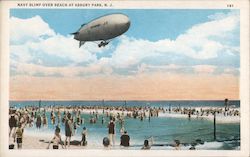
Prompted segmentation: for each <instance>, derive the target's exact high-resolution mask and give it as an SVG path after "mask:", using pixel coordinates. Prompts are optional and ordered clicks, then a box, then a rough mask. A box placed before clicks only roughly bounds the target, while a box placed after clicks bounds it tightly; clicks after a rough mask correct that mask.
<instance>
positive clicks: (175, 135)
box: [10, 101, 240, 150]
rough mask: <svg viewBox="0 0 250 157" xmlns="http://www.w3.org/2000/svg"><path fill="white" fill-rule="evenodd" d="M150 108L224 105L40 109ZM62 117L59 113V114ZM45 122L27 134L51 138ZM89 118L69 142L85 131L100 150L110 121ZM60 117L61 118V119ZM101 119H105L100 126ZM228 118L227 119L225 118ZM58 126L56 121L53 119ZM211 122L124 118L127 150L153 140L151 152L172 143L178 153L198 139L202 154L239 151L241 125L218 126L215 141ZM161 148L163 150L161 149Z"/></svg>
mask: <svg viewBox="0 0 250 157" xmlns="http://www.w3.org/2000/svg"><path fill="white" fill-rule="evenodd" d="M38 104H39V102H38V101H23V102H17V101H10V107H17V108H19V107H24V106H38ZM58 105H60V106H91V105H99V106H100V105H105V106H151V107H163V108H169V107H186V108H188V107H224V101H126V102H125V101H105V102H104V101H42V102H41V107H43V106H58ZM230 105H233V106H234V107H236V108H239V107H240V102H239V101H230ZM61 114H62V113H61ZM46 116H47V119H48V126H47V128H41V129H40V130H38V129H36V128H35V127H31V128H27V129H26V130H27V131H26V130H25V132H26V133H27V134H33V135H36V136H46V137H48V136H49V137H51V138H52V137H53V134H54V130H55V125H52V124H51V121H50V112H47V113H46ZM91 116H92V115H90V114H86V113H85V114H82V117H83V118H84V124H82V125H80V126H78V127H77V129H76V134H75V135H74V136H73V137H72V140H81V132H82V128H83V127H86V128H87V130H88V135H87V141H88V145H91V146H92V148H102V139H103V138H104V137H108V128H107V125H108V122H109V117H106V115H102V113H99V118H98V120H97V122H96V123H94V124H91V123H90V122H89V120H90V118H91ZM61 117H63V115H61ZM102 117H104V118H105V122H104V124H102V122H101V121H102ZM228 118H230V117H228ZM56 122H57V119H56ZM213 125H214V123H213V121H210V120H206V119H202V118H191V119H188V118H177V117H151V119H150V121H149V119H148V118H145V119H144V120H142V121H141V120H140V119H134V118H127V117H126V118H125V129H126V130H127V132H128V134H129V136H130V139H131V140H130V144H131V147H130V148H129V149H140V148H141V147H142V145H143V141H144V140H145V139H149V138H151V139H153V143H154V145H155V146H154V145H153V146H152V148H151V149H166V150H171V149H173V148H172V147H171V146H169V145H171V144H174V140H179V141H180V142H181V143H182V146H181V149H189V148H190V146H191V143H193V142H194V141H195V140H197V139H200V140H202V141H204V144H199V145H197V146H196V149H201V150H210V149H212V150H235V149H240V123H225V124H223V123H217V124H216V140H215V139H214V126H213ZM59 126H60V128H61V135H62V137H63V138H64V133H65V131H64V127H65V126H64V124H63V123H60V125H59ZM120 136H121V134H120V125H119V123H118V122H117V123H116V135H115V137H116V145H119V144H120ZM160 145H162V146H160Z"/></svg>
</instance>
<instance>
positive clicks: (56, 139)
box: [47, 126, 64, 149]
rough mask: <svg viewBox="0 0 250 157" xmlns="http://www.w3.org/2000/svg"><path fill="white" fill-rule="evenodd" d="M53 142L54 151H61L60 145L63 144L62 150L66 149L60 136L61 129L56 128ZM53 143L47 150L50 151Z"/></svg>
mask: <svg viewBox="0 0 250 157" xmlns="http://www.w3.org/2000/svg"><path fill="white" fill-rule="evenodd" d="M51 141H52V142H53V149H59V144H61V146H62V148H64V147H63V144H62V138H61V135H60V128H59V127H58V126H57V127H56V130H55V135H54V137H53V139H52V140H51ZM51 141H49V145H48V147H47V149H49V146H50V144H51Z"/></svg>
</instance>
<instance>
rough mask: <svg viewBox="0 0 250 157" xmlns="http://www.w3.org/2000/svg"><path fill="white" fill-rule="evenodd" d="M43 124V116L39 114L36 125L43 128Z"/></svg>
mask: <svg viewBox="0 0 250 157" xmlns="http://www.w3.org/2000/svg"><path fill="white" fill-rule="evenodd" d="M41 124H42V118H41V116H40V115H37V118H36V127H37V128H38V129H40V128H41Z"/></svg>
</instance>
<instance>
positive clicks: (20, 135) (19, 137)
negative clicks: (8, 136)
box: [15, 124, 23, 149]
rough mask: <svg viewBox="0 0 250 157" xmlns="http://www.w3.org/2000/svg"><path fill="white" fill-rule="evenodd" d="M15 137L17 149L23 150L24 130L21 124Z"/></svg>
mask: <svg viewBox="0 0 250 157" xmlns="http://www.w3.org/2000/svg"><path fill="white" fill-rule="evenodd" d="M15 136H16V142H17V148H18V149H21V148H22V143H23V128H22V125H21V124H19V125H18V128H17V129H16V133H15Z"/></svg>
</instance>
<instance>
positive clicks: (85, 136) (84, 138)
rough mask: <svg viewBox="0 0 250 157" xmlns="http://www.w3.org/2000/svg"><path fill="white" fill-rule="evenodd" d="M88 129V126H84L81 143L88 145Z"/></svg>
mask: <svg viewBox="0 0 250 157" xmlns="http://www.w3.org/2000/svg"><path fill="white" fill-rule="evenodd" d="M86 138H87V129H86V127H83V131H82V141H81V145H82V146H86V145H87V140H86Z"/></svg>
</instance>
